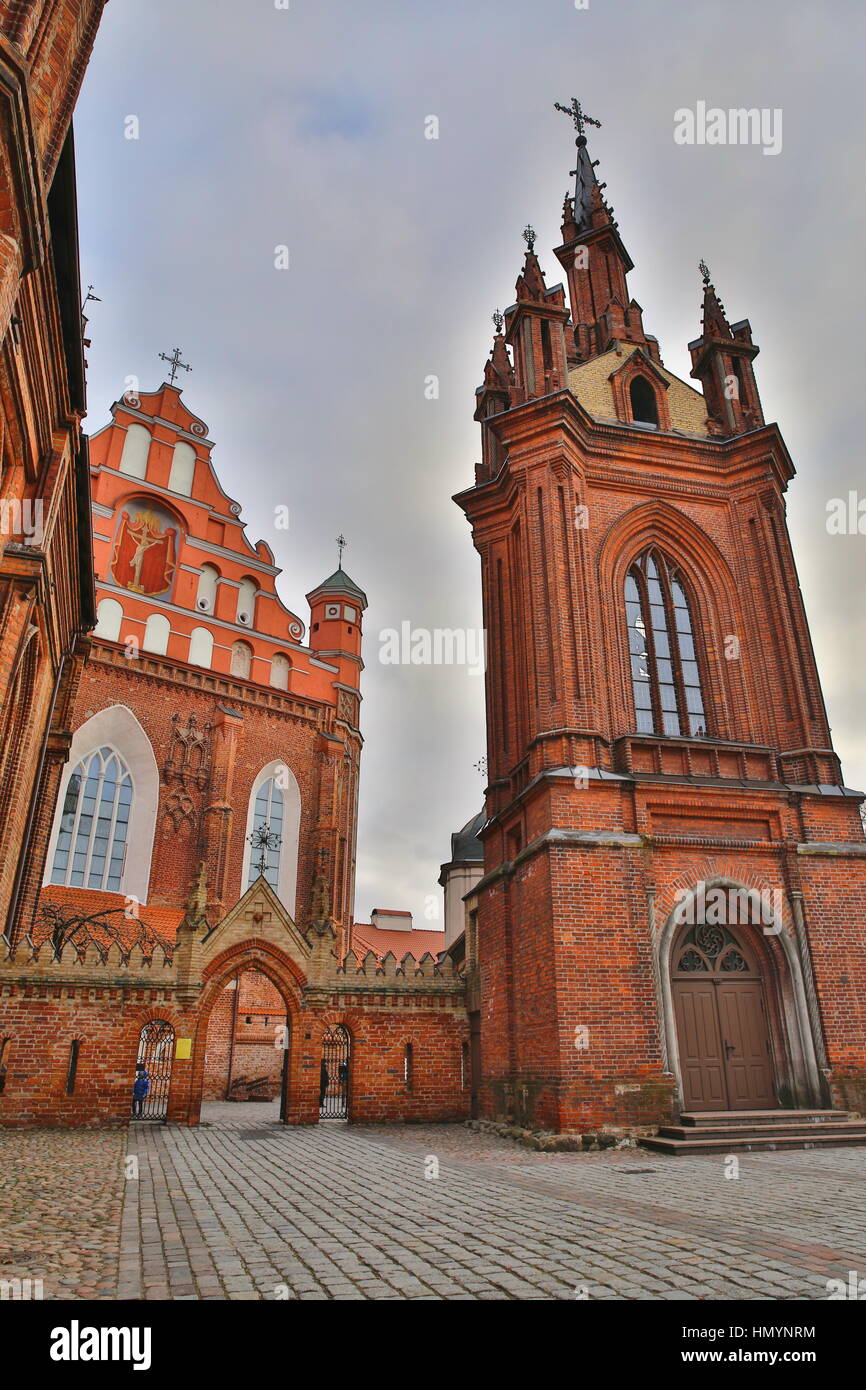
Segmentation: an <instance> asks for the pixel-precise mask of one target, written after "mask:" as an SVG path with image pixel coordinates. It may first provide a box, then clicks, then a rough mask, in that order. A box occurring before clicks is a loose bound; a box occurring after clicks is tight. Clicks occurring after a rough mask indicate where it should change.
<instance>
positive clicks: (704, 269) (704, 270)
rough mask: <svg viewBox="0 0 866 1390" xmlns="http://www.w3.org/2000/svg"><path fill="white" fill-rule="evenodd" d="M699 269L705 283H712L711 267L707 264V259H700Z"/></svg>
mask: <svg viewBox="0 0 866 1390" xmlns="http://www.w3.org/2000/svg"><path fill="white" fill-rule="evenodd" d="M698 270H699V271H700V272H701V279H702V280H703V282H704V284H705V285H708V284H709V283H710V267H709V266H708V265H707V263H706V261H703V260H701V261H698Z"/></svg>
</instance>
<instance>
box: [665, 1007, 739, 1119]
mask: <svg viewBox="0 0 866 1390" xmlns="http://www.w3.org/2000/svg"><path fill="white" fill-rule="evenodd" d="M674 1011H675V1015H676V1021H677V1040H678V1042H679V1053H680V1072H681V1075H682V1081H683V1095H684V1099H685V1106H686V1109H687V1110H726V1109H727V1089H726V1085H725V1060H724V1052H723V1049H722V1041H721V1037H720V1034H719V1018H718V1005H717V1002H716V990H715V988H714V986H713V983H712V981H711V980H677V981H676V982H675V984H674Z"/></svg>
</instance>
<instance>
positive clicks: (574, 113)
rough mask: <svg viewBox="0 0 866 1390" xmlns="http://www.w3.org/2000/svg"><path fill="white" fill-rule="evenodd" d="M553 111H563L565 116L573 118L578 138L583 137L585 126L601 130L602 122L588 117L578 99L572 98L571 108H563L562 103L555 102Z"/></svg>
mask: <svg viewBox="0 0 866 1390" xmlns="http://www.w3.org/2000/svg"><path fill="white" fill-rule="evenodd" d="M553 109H554V110H555V111H561V112H562V114H563V115H564V116H570V117H571V119H572V120H573V121H574V128H575V130H576V131H577V134H578V137H580V136H582V135H583V127H584V126H585V125H595V126H598V127H599V129H601V121H597V120H595V119H594V117H592V116H587V114H586V112H585V111H584V109H583V107H582V106H581V104H580V102H579V101H578V99H577V97H572V98H571V105H570V106H563V104H562V102H561V101H555V102H554V103H553Z"/></svg>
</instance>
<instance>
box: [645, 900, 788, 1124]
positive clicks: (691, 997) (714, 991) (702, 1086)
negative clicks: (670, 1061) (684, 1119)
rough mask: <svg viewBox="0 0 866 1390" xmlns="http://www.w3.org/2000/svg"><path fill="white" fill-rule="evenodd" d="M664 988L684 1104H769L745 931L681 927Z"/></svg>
mask: <svg viewBox="0 0 866 1390" xmlns="http://www.w3.org/2000/svg"><path fill="white" fill-rule="evenodd" d="M671 992H672V996H673V1007H674V1018H675V1021H676V1030H677V1044H678V1051H679V1066H680V1077H681V1081H682V1088H683V1103H684V1107H685V1109H686V1110H687V1111H689V1110H771V1109H775V1108H776V1107H777V1106H778V1104H779V1101H778V1097H777V1089H776V1079H775V1074H774V1068H773V1057H772V1049H771V1042H770V1026H769V1019H768V1012H767V1001H766V995H765V989H764V979H763V974H762V970H761V960H760V957H759V955H758V953H757V950H756V949H755V948H754V947H753V945H752V943H751V941H749V940H748V938H747V935H746V932H745V931H743V930H742V929H740V928H736V927H729V926H723V925H720V924H715V923H713V924H710V923H707V922H700V923H698V924H696V925H687V926H685V927H684V928H682V930H681V931H680V932H679V933H678V936H677V938H676V940H675V942H674V949H673V951H672V953H671Z"/></svg>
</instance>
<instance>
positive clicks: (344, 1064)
mask: <svg viewBox="0 0 866 1390" xmlns="http://www.w3.org/2000/svg"><path fill="white" fill-rule="evenodd" d="M350 1060H351V1046H350V1042H349V1033H348V1030H347V1029H346V1028H344V1027H343V1025H342V1023H334V1024H332V1025H331V1026H330V1027H329V1028H326V1029H325V1032H324V1034H323V1036H322V1064H321V1069H320V1075H319V1118H320V1119H321V1120H346V1119H348V1117H349V1065H350Z"/></svg>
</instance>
